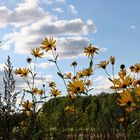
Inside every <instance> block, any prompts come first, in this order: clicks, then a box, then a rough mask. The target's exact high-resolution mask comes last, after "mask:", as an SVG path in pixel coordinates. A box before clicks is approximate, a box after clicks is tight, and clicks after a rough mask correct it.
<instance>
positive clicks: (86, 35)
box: [0, 0, 140, 89]
mask: <svg viewBox="0 0 140 140" xmlns="http://www.w3.org/2000/svg"><path fill="white" fill-rule="evenodd" d="M139 5H140V1H139V0H123V1H122V0H117V1H114V0H86V1H84V0H83V1H81V0H0V40H1V44H0V52H1V53H0V80H1V81H2V76H3V72H2V71H3V65H4V63H5V61H6V59H7V56H8V55H9V56H10V57H11V61H12V64H13V66H14V68H17V67H25V66H27V64H26V61H25V60H26V58H27V56H29V52H30V50H31V49H33V48H36V47H39V46H40V42H41V41H42V40H43V38H44V37H50V36H53V37H55V39H56V40H57V48H58V52H59V55H60V57H61V58H63V59H60V60H59V66H60V67H61V69H62V71H63V72H67V71H72V68H71V67H70V64H71V62H72V61H74V60H76V61H77V62H78V65H79V66H80V68H84V67H86V66H87V65H86V64H87V63H86V62H87V60H86V58H85V57H84V56H83V55H81V54H82V51H83V49H84V48H85V47H86V46H87V45H88V44H90V43H92V44H93V45H95V46H97V47H99V48H100V53H99V55H98V56H96V57H95V63H98V62H99V61H100V60H104V59H108V58H109V57H110V56H111V55H114V56H116V59H117V63H116V68H117V69H118V67H119V65H120V64H122V63H124V64H126V66H129V65H131V64H134V63H136V62H140V57H139V52H140V39H139V36H140V18H139V13H140V8H139ZM47 59H48V58H47V57H46V58H45V59H43V60H42V61H41V60H39V61H38V62H37V63H38V66H37V68H38V70H39V71H38V73H39V75H38V79H37V81H38V84H41V82H42V81H47V80H50V79H53V80H56V82H57V83H58V86H59V87H63V85H62V84H63V83H61V82H60V79H59V77H58V78H57V75H56V74H55V73H56V68H55V66H54V65H53V64H50V62H48V61H47ZM41 77H43V80H42V78H41ZM17 81H18V82H19V84H18V86H19V87H21V86H23V85H24V83H23V82H21V81H20V80H19V79H17ZM93 81H94V83H93V84H94V85H95V88H96V89H98V88H102V89H104V88H105V89H107V88H108V87H109V84H108V81H107V78H105V75H104V73H103V71H102V70H96V72H95V75H94V77H93Z"/></svg>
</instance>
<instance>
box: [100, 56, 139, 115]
mask: <svg viewBox="0 0 140 140" xmlns="http://www.w3.org/2000/svg"><path fill="white" fill-rule="evenodd" d="M109 63H111V65H112V71H113V73H112V75H110V74H109V73H108V72H107V70H106V67H107V66H108V64H109ZM114 64H115V57H113V56H111V57H110V60H109V61H106V60H105V61H101V62H100V63H99V64H98V67H99V68H102V69H104V70H105V73H106V74H107V75H108V79H109V80H110V81H111V82H112V84H113V86H111V87H110V88H111V89H113V90H115V92H116V94H117V102H118V105H120V106H122V107H125V110H126V111H127V112H131V111H133V110H136V109H138V108H139V101H140V77H139V74H140V63H136V64H135V65H133V66H130V68H129V69H126V68H125V65H124V64H121V65H120V70H119V72H118V74H117V76H114Z"/></svg>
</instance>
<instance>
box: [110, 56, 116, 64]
mask: <svg viewBox="0 0 140 140" xmlns="http://www.w3.org/2000/svg"><path fill="white" fill-rule="evenodd" d="M109 60H110V63H111V64H112V65H114V63H115V57H114V56H110V59H109Z"/></svg>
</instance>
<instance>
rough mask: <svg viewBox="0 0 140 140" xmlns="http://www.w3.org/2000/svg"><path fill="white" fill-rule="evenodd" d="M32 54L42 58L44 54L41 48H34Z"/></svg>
mask: <svg viewBox="0 0 140 140" xmlns="http://www.w3.org/2000/svg"><path fill="white" fill-rule="evenodd" d="M31 54H32V55H33V56H34V57H36V58H37V57H38V58H42V56H43V55H44V53H43V52H40V48H35V49H32V51H31Z"/></svg>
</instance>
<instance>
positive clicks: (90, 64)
mask: <svg viewBox="0 0 140 140" xmlns="http://www.w3.org/2000/svg"><path fill="white" fill-rule="evenodd" d="M89 66H90V68H91V67H92V66H93V61H92V60H91V61H90V63H89Z"/></svg>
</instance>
